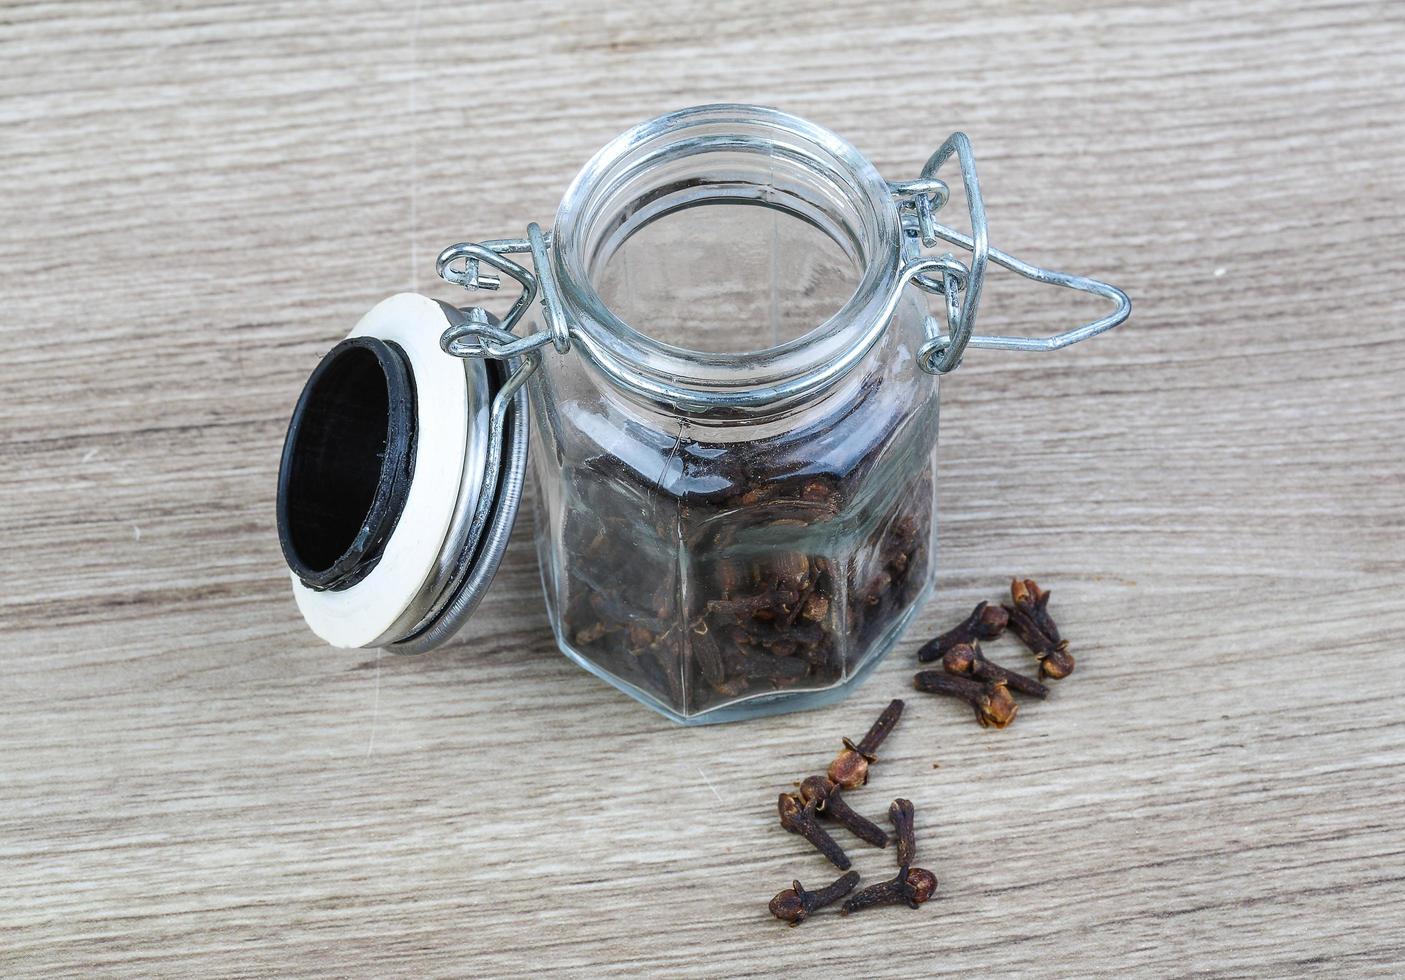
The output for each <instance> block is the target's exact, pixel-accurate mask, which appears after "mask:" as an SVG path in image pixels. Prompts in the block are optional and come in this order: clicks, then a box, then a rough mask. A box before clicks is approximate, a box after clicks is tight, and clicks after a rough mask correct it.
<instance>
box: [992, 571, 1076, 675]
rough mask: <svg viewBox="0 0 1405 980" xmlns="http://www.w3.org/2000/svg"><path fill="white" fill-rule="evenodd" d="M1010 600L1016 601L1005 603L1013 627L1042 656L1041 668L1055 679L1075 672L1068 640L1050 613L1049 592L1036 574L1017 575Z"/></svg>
mask: <svg viewBox="0 0 1405 980" xmlns="http://www.w3.org/2000/svg"><path fill="white" fill-rule="evenodd" d="M1010 601H1011V603H1012V605H1009V606H1006V607H1005V612H1006V614H1007V615H1008V616H1009V617H1010V629H1011V630H1012V631H1013V632H1014V633H1015V634H1016V635H1017V636H1018V637H1019V638H1020V639H1021V640H1023V641H1024V645H1025V646H1027V647H1029V650H1030V652H1031V653H1033V654H1034V656H1035V657H1036V658H1037V659H1038V660H1039V672H1040V673H1041V674H1042V675H1043V676H1045V677H1051V678H1053V679H1054V680H1059V679H1061V678H1064V677H1067V676H1068V675H1069V674H1071V673H1073V655H1072V654H1071V653H1069V652H1068V641H1067V640H1065V639H1063V638H1062V637H1060V636H1059V628H1058V626H1057V625H1055V623H1054V619H1053V617H1052V616H1050V615H1049V608H1048V607H1049V592H1048V591H1047V590H1044V589H1040V588H1039V585H1038V584H1037V583H1036V582H1035V581H1034V579H1032V578H1027V579H1024V580H1023V581H1022V580H1020V579H1013V580H1012V581H1011V582H1010Z"/></svg>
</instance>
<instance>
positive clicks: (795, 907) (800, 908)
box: [769, 881, 810, 926]
mask: <svg viewBox="0 0 1405 980" xmlns="http://www.w3.org/2000/svg"><path fill="white" fill-rule="evenodd" d="M792 884H793V886H794V887H791V888H787V889H785V890H784V891H780V892H777V893H776V897H775V898H773V899H771V904H770V906H769V907H770V909H771V914H772V915H774V916H775V917H776V918H777V919H780V920H781V921H782V922H789V923H790V924H791V925H793V926H798V925H799V924H800V923H802V922H804V921H805V918H806V917H807V916H808V915H809V914H810V910H809V909H808V908H806V907H805V904H806V903H805V902H804V900H803V899H801V897H800V893H799V892H797V891H796V889H797V888H799V887H800V882H798V881H796V882H793V883H792Z"/></svg>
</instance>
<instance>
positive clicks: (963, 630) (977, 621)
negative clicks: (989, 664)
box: [917, 602, 1009, 663]
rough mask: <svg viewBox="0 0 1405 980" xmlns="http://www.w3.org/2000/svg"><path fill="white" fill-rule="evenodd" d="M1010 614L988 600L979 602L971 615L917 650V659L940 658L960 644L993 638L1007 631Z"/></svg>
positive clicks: (929, 661)
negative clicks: (1006, 625) (1006, 626)
mask: <svg viewBox="0 0 1405 980" xmlns="http://www.w3.org/2000/svg"><path fill="white" fill-rule="evenodd" d="M1008 621H1009V615H1008V614H1007V613H1006V612H1005V609H1004V607H1002V606H992V605H991V604H990V603H988V602H980V603H977V605H976V608H975V609H973V610H971V615H969V616H967V617H966V618H965V619H964V620H963V621H962V622H960V623H958V624H957V625H955V626H953V627H952V628H951V629H949V630H947V631H946V632H945V633H943V634H942V635H941V636H939V637H937V638H936V639H933V640H928V641H927V642H926V643H924V644H922V646H921V647H920V648H918V651H917V659H918V660H920V661H922V662H923V663H931V662H932V661H934V660H940V659H942V657H943V656H945V655H946V652H947V651H948V650H950V649H951V648H952V647H954V646H957V645H958V644H962V643H964V644H967V645H970V646H973V645H975V644H976V643H977V642H978V641H980V640H993V639H995V638H996V637H998V636H999V635H1000V634H1001V633H1003V632H1005V624H1006V623H1007V622H1008Z"/></svg>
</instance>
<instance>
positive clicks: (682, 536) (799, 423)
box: [531, 106, 938, 723]
mask: <svg viewBox="0 0 1405 980" xmlns="http://www.w3.org/2000/svg"><path fill="white" fill-rule="evenodd" d="M736 204H751V205H756V206H759V207H760V208H763V209H765V210H764V211H759V212H758V211H757V210H756V209H755V208H735V207H730V208H729V207H716V206H720V205H736ZM704 213H706V215H707V217H705V218H704V217H703V215H704ZM684 214H687V215H691V216H692V217H690V218H689V219H688V221H687V222H686V223H682V224H679V223H677V222H678V216H680V215H684ZM757 214H761V215H763V216H764V215H774V214H780V215H782V216H783V223H782V224H777V225H776V226H775V228H776V230H775V232H774V233H773V234H771V235H770V236H769V237H768V238H767V239H766V242H767V243H768V245H767V249H766V254H763V255H751V254H747V253H746V252H745V249H744V248H743V247H742V245H741V244H740V243H739V242H740V236H734V235H733V234H731V232H732V231H735V230H738V229H740V228H741V227H742V225H744V224H745V223H746V222H747V221H752V220H753V219H754V217H755V216H756V215H757ZM718 215H721V217H720V218H718V217H717V216H718ZM669 216H673V217H672V218H670V220H671V221H674V222H675V224H674V225H672V226H669V223H668V222H660V223H659V227H665V226H669V227H675V228H676V229H677V230H676V231H675V232H674V233H673V234H672V235H671V237H670V236H664V237H663V238H662V239H660V238H659V237H658V235H657V234H655V233H656V232H657V228H655V229H654V230H652V231H650V232H648V234H650V235H654V238H653V239H652V240H651V241H650V242H649V244H648V247H644V248H640V247H634V246H631V245H630V242H631V240H633V241H635V242H636V245H637V243H638V241H640V240H642V239H643V238H644V237H645V234H644V232H645V229H649V228H650V226H652V225H653V224H654V222H656V221H658V219H661V218H665V217H669ZM797 219H798V220H797ZM817 233H818V234H820V235H821V236H822V237H823V239H824V240H825V242H827V243H830V244H828V245H827V251H826V255H827V256H829V258H830V259H832V260H833V263H834V264H835V266H836V268H841V271H842V267H843V266H845V265H847V266H849V270H850V271H851V272H853V273H854V274H856V275H857V277H858V280H859V281H858V286H857V288H856V289H853V290H852V292H851V293H849V294H848V299H847V301H846V302H845V303H844V305H843V307H842V308H841V309H840V310H839V311H838V312H837V313H834V314H833V315H832V316H830V317H829V318H828V319H825V320H823V322H817V319H816V320H812V321H810V323H807V324H806V326H807V327H808V326H810V325H813V329H806V330H805V331H804V332H803V334H801V335H799V336H795V337H793V338H791V339H784V338H783V337H782V333H783V332H784V331H783V330H782V329H781V324H782V322H783V321H786V320H787V319H789V320H792V321H796V322H804V318H805V317H806V316H807V315H809V310H808V304H809V301H810V299H811V298H812V297H813V294H815V293H816V292H817V291H818V292H822V291H823V290H822V289H818V287H816V285H815V284H816V283H817V282H818V283H823V282H824V281H826V277H831V276H832V275H833V273H834V270H833V269H831V268H829V266H827V265H826V264H825V262H824V261H820V262H816V261H813V256H814V255H816V254H818V253H819V252H820V251H825V250H820V249H816V248H814V247H813V246H814V244H815V240H814V238H813V236H814V235H815V234H817ZM900 234H901V231H900V223H899V221H898V217H897V211H896V204H895V203H894V201H893V199H892V196H891V194H890V193H889V192H888V188H887V186H886V184H885V183H884V182H883V181H882V180H881V178H879V177H878V175H877V173H876V172H875V171H873V168H872V166H871V165H870V164H869V163H868V162H867V161H866V160H864V158H863V157H862V156H861V155H859V154H858V153H857V151H855V150H854V149H853V148H852V147H850V146H848V144H845V143H843V142H842V141H840V140H839V139H838V138H837V137H834V136H833V135H832V134H829V133H827V132H826V131H824V130H820V129H818V128H817V127H812V126H810V125H809V124H806V123H803V122H801V121H800V120H797V119H794V118H793V117H789V116H785V115H783V114H781V113H777V112H774V111H772V110H763V109H758V108H755V107H739V106H715V107H704V108H701V109H697V110H689V111H687V112H685V113H678V114H675V115H674V116H671V117H664V118H662V119H660V120H656V121H654V122H653V123H649V124H645V126H643V127H639V128H637V129H636V130H632V131H631V132H630V133H626V134H625V135H624V136H621V137H620V138H619V139H618V140H616V141H615V142H614V143H612V144H611V145H610V146H608V147H606V148H605V149H604V150H602V151H601V153H600V154H599V155H597V157H596V158H595V159H594V160H592V161H591V163H590V164H588V165H587V167H586V169H585V170H584V171H582V174H581V176H580V177H579V178H577V181H576V183H575V184H574V185H573V186H572V188H571V190H570V191H569V192H568V194H567V196H566V199H565V200H564V201H563V203H562V208H561V211H560V212H559V213H558V216H557V223H556V226H555V229H554V231H553V244H552V250H553V272H554V273H555V276H556V279H557V281H558V282H559V283H560V286H561V305H562V308H563V309H564V310H565V311H566V313H567V315H568V316H569V317H570V318H571V320H572V334H573V336H574V337H576V338H577V340H576V341H575V342H574V343H573V345H572V350H571V351H570V352H569V353H565V354H558V353H555V352H547V353H546V355H545V356H544V359H543V363H542V366H541V368H540V370H539V371H538V372H537V374H536V375H535V376H534V378H533V380H532V382H531V386H532V387H531V397H532V400H533V406H534V410H533V415H534V426H533V437H532V438H533V445H532V452H531V459H532V461H533V466H534V469H535V472H536V476H537V487H538V492H537V495H536V514H535V517H536V541H537V546H538V550H539V557H540V561H541V568H542V579H543V583H544V587H545V591H546V597H547V604H548V608H549V610H550V617H551V622H552V625H553V628H554V629H555V632H556V637H557V641H558V643H559V645H560V647H561V649H562V650H563V651H564V652H565V653H566V654H567V655H568V656H570V657H571V658H573V659H574V660H576V661H577V662H578V663H580V664H581V665H582V666H584V667H586V668H587V669H588V670H590V671H592V672H593V673H595V674H597V675H598V676H600V677H603V678H604V679H606V680H608V681H610V682H611V683H612V684H615V685H616V686H618V687H620V688H621V689H622V690H624V691H626V692H627V693H629V694H631V695H633V696H635V697H636V698H638V699H639V700H641V701H643V702H645V703H646V704H649V705H650V706H652V707H654V708H655V709H657V710H659V711H660V712H662V713H664V714H666V715H668V716H669V717H671V718H673V719H675V720H677V721H681V722H686V723H695V722H711V721H722V720H731V719H735V718H740V717H747V716H751V715H758V714H766V713H771V712H775V711H783V710H793V709H796V708H801V707H808V706H812V705H815V704H818V703H823V702H826V701H831V700H836V699H838V698H840V697H843V696H844V695H845V694H846V693H847V692H848V691H849V690H850V689H851V688H852V687H853V686H854V685H855V684H856V683H858V682H859V681H860V680H861V679H862V677H863V676H864V675H865V673H866V672H867V671H868V670H869V669H870V668H872V667H873V666H874V665H875V664H876V663H877V662H878V660H879V659H880V658H881V657H882V655H883V654H884V653H885V652H886V651H887V650H888V649H890V648H891V646H892V645H893V643H894V642H895V640H896V639H897V638H898V636H899V635H900V634H901V632H902V630H903V629H904V627H905V626H906V625H907V624H908V622H909V621H910V619H911V617H912V615H913V613H914V612H915V611H916V609H917V607H918V606H919V605H920V603H921V602H922V600H923V599H924V598H925V596H926V594H927V592H928V590H929V588H930V584H931V582H932V580H933V576H934V565H933V552H934V546H935V520H934V517H935V470H934V467H935V458H934V448H935V443H936V437H937V412H938V409H937V404H938V403H937V379H936V378H935V377H934V376H932V375H930V374H927V373H925V372H923V371H921V370H919V368H918V366H917V362H916V354H917V350H918V348H919V347H920V346H921V345H922V343H923V342H924V341H925V340H926V339H927V337H928V333H927V330H928V328H927V323H928V320H929V318H928V314H927V307H926V303H925V301H924V298H923V296H922V294H921V293H920V292H919V291H918V290H917V289H916V288H915V287H908V288H907V289H906V290H904V291H903V293H902V294H901V295H900V297H899V299H898V301H897V302H896V304H894V303H893V302H892V301H891V296H892V288H891V287H892V283H893V281H894V277H895V275H896V271H897V262H898V257H899V252H900V249H899V244H900V237H899V236H900ZM636 236H637V237H636ZM631 248H632V249H633V250H632V251H631V250H630V249H631ZM625 255H627V256H628V264H627V269H625V271H624V272H623V273H621V272H620V268H621V265H622V264H623V261H622V259H621V257H622V256H625ZM826 261H828V259H827V260H826ZM680 267H686V268H687V271H688V272H690V273H691V278H692V280H694V281H700V282H702V283H704V284H705V288H704V289H703V291H702V292H703V294H704V297H703V298H704V299H706V300H707V303H706V304H704V303H700V302H697V297H696V296H694V297H690V298H689V297H685V296H683V295H681V291H680V292H678V293H675V292H671V291H670V284H671V283H672V282H673V281H674V280H676V279H677V278H678V277H677V273H678V271H679V269H680ZM758 268H759V269H760V274H761V275H762V276H763V277H765V278H767V279H768V280H769V284H770V286H771V302H770V303H769V304H768V306H767V309H766V310H764V311H761V312H758V310H757V309H755V308H754V307H748V306H746V304H742V303H737V304H731V306H732V307H734V308H733V309H732V310H731V322H732V325H733V326H734V327H736V328H737V329H738V332H739V333H740V335H741V336H742V337H751V338H755V337H757V336H761V337H766V336H767V334H768V333H769V338H770V340H772V341H775V342H774V343H772V344H771V346H769V347H766V348H765V349H763V350H758V351H751V352H748V353H745V354H735V353H708V352H704V351H700V350H698V349H696V347H699V346H706V344H707V343H708V342H710V341H711V340H714V339H715V338H701V337H700V338H698V343H697V344H695V345H690V347H691V348H692V349H689V347H684V346H680V345H677V344H669V343H665V342H662V341H659V340H657V339H656V337H655V336H654V335H656V334H657V333H658V332H659V331H656V330H653V329H651V328H652V327H654V326H656V325H657V324H655V323H647V322H641V321H640V319H639V317H645V318H648V319H650V320H657V319H661V318H667V317H675V318H676V319H681V320H683V321H686V320H687V319H688V317H689V312H688V311H689V310H690V309H699V310H701V309H703V308H704V307H706V308H707V310H708V313H707V314H706V315H702V314H699V317H698V319H699V321H700V322H701V321H702V320H708V321H709V322H710V321H712V320H715V319H717V308H718V307H722V308H724V313H726V310H725V308H726V307H728V306H729V303H728V297H730V296H731V295H732V291H731V288H730V287H731V285H732V283H731V280H732V279H733V278H736V277H741V278H746V277H747V276H752V275H754V273H756V271H757V269H758ZM841 279H842V277H841ZM671 296H676V297H677V302H676V303H675V304H673V306H672V307H670V306H669V303H670V297H671ZM621 307H627V308H629V309H630V311H631V314H630V324H631V325H627V324H626V323H625V322H624V320H623V319H622V318H621V316H620V315H618V314H619V313H620V308H621ZM724 319H725V316H724ZM674 326H675V327H678V326H680V324H674ZM699 329H701V328H699ZM688 330H689V325H688V324H687V323H686V322H683V323H682V324H681V333H682V335H683V336H684V337H687V336H688V335H689V334H688ZM665 332H666V331H665ZM677 333H678V331H677V330H675V334H677ZM752 346H755V344H754V341H753V343H752ZM743 349H745V348H743Z"/></svg>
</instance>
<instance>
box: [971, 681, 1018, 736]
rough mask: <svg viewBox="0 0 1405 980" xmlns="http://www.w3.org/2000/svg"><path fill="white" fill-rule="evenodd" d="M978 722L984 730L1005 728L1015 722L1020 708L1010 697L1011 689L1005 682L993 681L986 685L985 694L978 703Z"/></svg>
mask: <svg viewBox="0 0 1405 980" xmlns="http://www.w3.org/2000/svg"><path fill="white" fill-rule="evenodd" d="M975 707H976V720H978V721H979V722H980V723H981V727H982V728H1004V727H1005V726H1006V725H1008V724H1010V722H1012V721H1014V720H1015V715H1016V714H1018V713H1019V710H1020V706H1019V705H1018V704H1016V703H1015V699H1014V698H1013V697H1011V696H1010V689H1009V688H1008V687H1007V686H1006V684H1005V682H1004V681H992V682H991V683H989V684H987V685H986V688H985V693H984V694H982V695H981V698H980V700H979V701H978V702H977V703H976V706H975Z"/></svg>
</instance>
